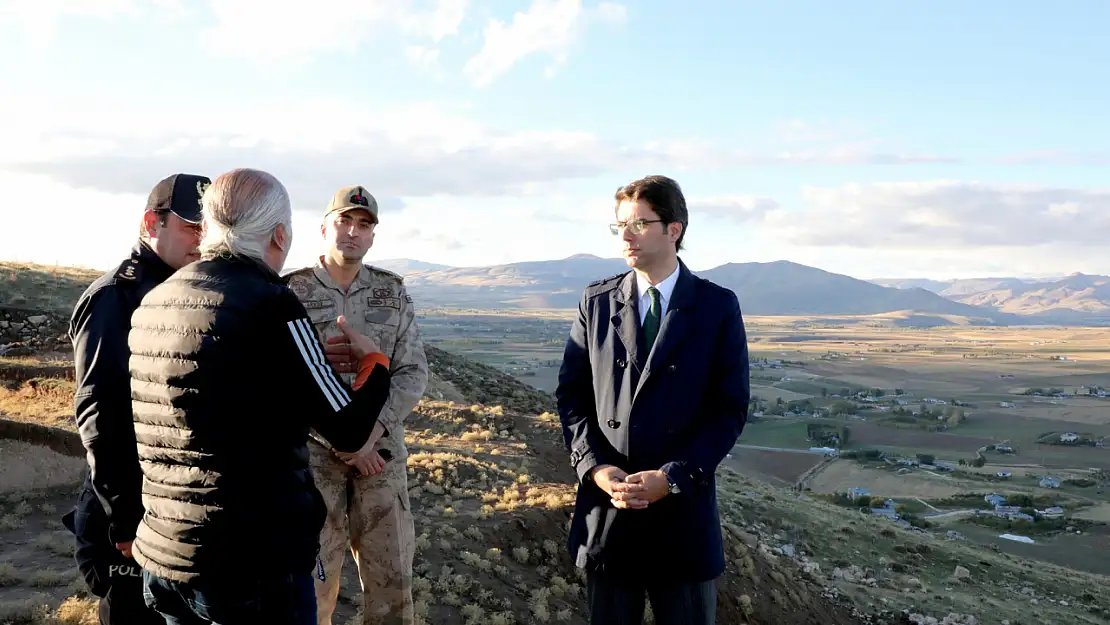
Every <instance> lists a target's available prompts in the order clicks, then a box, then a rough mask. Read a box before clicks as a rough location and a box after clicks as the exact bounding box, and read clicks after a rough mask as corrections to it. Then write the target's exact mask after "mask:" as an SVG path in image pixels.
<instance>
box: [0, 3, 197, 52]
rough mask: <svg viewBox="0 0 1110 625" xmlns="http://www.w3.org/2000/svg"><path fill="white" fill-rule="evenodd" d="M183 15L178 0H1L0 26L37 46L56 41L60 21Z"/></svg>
mask: <svg viewBox="0 0 1110 625" xmlns="http://www.w3.org/2000/svg"><path fill="white" fill-rule="evenodd" d="M186 14H187V11H186V9H185V6H184V4H182V0H95V1H91V0H90V1H82V0H5V1H4V2H3V3H0V25H4V24H8V25H12V26H14V27H15V29H16V30H17V31H18V32H20V33H21V34H22V36H23V37H24V39H25V40H26V41H27V42H28V43H30V44H32V45H34V46H35V47H37V48H43V47H46V46H48V45H50V44H52V43H54V42H55V41H56V38H57V35H58V25H59V22H61V21H62V20H73V19H95V20H101V21H117V20H120V19H129V20H137V19H153V20H157V21H166V20H173V19H177V18H180V17H183V16H185V15H186Z"/></svg>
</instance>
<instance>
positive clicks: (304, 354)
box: [286, 321, 341, 412]
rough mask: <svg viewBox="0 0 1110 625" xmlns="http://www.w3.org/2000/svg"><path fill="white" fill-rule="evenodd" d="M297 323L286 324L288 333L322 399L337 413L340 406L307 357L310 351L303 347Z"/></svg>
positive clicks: (303, 342) (303, 341) (315, 366)
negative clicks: (321, 392)
mask: <svg viewBox="0 0 1110 625" xmlns="http://www.w3.org/2000/svg"><path fill="white" fill-rule="evenodd" d="M297 323H298V322H297V321H290V322H289V323H288V324H286V325H288V326H289V332H290V333H291V334H292V335H293V342H294V343H296V344H297V349H299V350H300V352H301V358H303V359H304V362H305V364H306V365H308V370H309V372H311V373H312V377H313V379H315V380H316V384H317V385H318V386H319V387H320V390H321V391H323V393H324V397H326V398H327V400H328V403H329V404H331V407H332V410H335V411H336V412H338V411H339V409H340V408H341V406H340V405H339V402H337V401H336V398H335V395H334V394H333V393H332V390H331V389H330V388H328V386H327V385H326V384H325V383H324V379H323V378H322V377H321V376H320V367H319V365H317V364H316V363H315V362H314V361H313V358H312V356H310V355H309V354H310V351H309V349H308V347H307V346H306V345H305V340H304V337H302V336H301V333H300V330H299V327H298V325H297Z"/></svg>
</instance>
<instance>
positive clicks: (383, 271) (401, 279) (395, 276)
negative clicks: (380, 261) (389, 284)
mask: <svg viewBox="0 0 1110 625" xmlns="http://www.w3.org/2000/svg"><path fill="white" fill-rule="evenodd" d="M366 268H367V269H369V270H370V271H373V272H374V273H380V274H382V275H386V276H389V277H391V278H393V279H394V280H396V281H398V282H402V283H403V282H404V281H405V277H404V276H402V275H401V274H399V273H394V272H392V271H390V270H388V269H382V268H381V267H375V266H373V265H366Z"/></svg>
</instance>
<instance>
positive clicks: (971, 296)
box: [372, 254, 1110, 325]
mask: <svg viewBox="0 0 1110 625" xmlns="http://www.w3.org/2000/svg"><path fill="white" fill-rule="evenodd" d="M372 264H374V265H376V266H379V267H382V268H384V269H389V270H391V271H395V272H397V273H400V274H402V275H404V276H405V284H406V285H407V286H408V289H409V292H410V293H411V294H412V296H413V297H414V298H416V299H417V300H418V301H419V302H421V305H422V306H441V307H471V308H484V309H498V308H516V309H549V308H556V309H558V308H564V309H565V308H574V307H576V306H577V305H578V302H579V299H580V297H581V295H582V290H583V288H585V286H586V285H587V284H589V283H590V282H593V281H595V280H598V279H601V278H606V277H609V276H613V275H616V274H619V273H623V272H625V271H628V266H627V265H626V264H625V262H624V260H623V259H620V258H601V257H598V256H593V255H589V254H577V255H574V256H570V257H567V258H563V259H557V260H545V261H528V262H519V263H511V264H505V265H491V266H486V267H448V266H445V265H436V264H433V263H426V262H423V261H418V260H413V259H407V258H399V259H387V260H379V261H374V262H373V263H372ZM695 273H696V274H697V275H699V276H702V277H704V278H706V279H708V280H711V281H713V282H715V283H717V284H720V285H721V286H724V287H726V288H729V289H731V290H732V291H734V292H735V293H736V294H737V297H738V298H739V299H740V305H741V308H742V310H743V311H744V313H745V314H746V315H778V316H812V315H829V316H841V315H889V314H891V313H901V314H902V316H903V317H904V318H906V317H912V318H914V319H917V320H918V322H922V323H927V324H929V325H937V324H946V323H972V324H980V325H982V324H986V325H1021V324H1069V325H1072V324H1095V325H1110V277H1106V276H1089V275H1083V274H1073V275H1071V276H1068V277H1066V278H1063V279H1057V280H1055V281H1045V282H1034V281H1026V280H1020V279H1017V278H983V279H976V280H949V281H938V280H897V279H875V280H861V279H858V278H853V277H851V276H846V275H842V274H836V273H831V272H828V271H824V270H822V269H818V268H815V267H809V266H806V265H801V264H798V263H793V262H790V261H785V260H780V261H774V262H767V263H755V262H752V263H727V264H724V265H720V266H717V267H713V268H711V269H706V270H700V271H696V272H695Z"/></svg>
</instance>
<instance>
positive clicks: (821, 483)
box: [809, 460, 968, 500]
mask: <svg viewBox="0 0 1110 625" xmlns="http://www.w3.org/2000/svg"><path fill="white" fill-rule="evenodd" d="M809 487H810V488H811V489H812V490H813V492H817V493H842V492H845V491H847V490H848V489H850V488H866V489H867V490H869V491H871V493H872V494H874V495H876V496H882V497H894V498H898V497H910V498H921V499H926V500H928V499H945V498H947V497H953V496H955V495H960V494H962V493H965V492H967V491H968V489H967V488H966V487H964V486H963V485H961V484H960V483H959V482H957V481H956V480H954V479H949V478H945V477H932V476H930V475H928V474H925V473H922V472H913V473H908V474H906V475H898V474H897V473H895V472H893V471H882V470H878V469H874V468H870V467H867V466H865V465H862V464H859V463H857V462H855V461H852V460H837V461H835V462H833V463H832V464H830V465H829V466H828V467H826V468H825V469H824V470H823V471H821V472H820V473H818V474H817V475H816V476H814V477H813V478H811V479H810V481H809Z"/></svg>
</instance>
